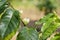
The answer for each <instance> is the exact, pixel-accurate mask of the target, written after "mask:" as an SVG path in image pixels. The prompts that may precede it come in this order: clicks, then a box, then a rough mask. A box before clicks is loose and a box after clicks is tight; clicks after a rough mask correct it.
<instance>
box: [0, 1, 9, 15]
mask: <svg viewBox="0 0 60 40" xmlns="http://www.w3.org/2000/svg"><path fill="white" fill-rule="evenodd" d="M7 7H8V3H7V0H0V14H1V13H2V12H4V10H5V9H6V8H7Z"/></svg>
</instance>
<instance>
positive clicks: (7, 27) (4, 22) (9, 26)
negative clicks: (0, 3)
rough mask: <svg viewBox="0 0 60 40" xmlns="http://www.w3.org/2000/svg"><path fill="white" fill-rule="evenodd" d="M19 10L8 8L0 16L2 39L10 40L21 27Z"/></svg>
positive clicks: (0, 36)
mask: <svg viewBox="0 0 60 40" xmlns="http://www.w3.org/2000/svg"><path fill="white" fill-rule="evenodd" d="M19 17H20V16H19V12H18V11H16V10H12V9H11V8H8V9H6V11H5V13H4V14H3V15H2V17H1V18H0V40H10V38H11V37H12V36H13V35H14V34H15V33H16V31H17V29H18V28H19V24H20V18H19Z"/></svg>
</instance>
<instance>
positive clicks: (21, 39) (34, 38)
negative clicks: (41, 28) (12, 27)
mask: <svg viewBox="0 0 60 40" xmlns="http://www.w3.org/2000/svg"><path fill="white" fill-rule="evenodd" d="M38 38H39V36H38V32H37V31H36V30H35V29H34V28H27V27H24V28H23V29H22V30H21V31H20V33H19V34H18V36H17V40H39V39H38Z"/></svg>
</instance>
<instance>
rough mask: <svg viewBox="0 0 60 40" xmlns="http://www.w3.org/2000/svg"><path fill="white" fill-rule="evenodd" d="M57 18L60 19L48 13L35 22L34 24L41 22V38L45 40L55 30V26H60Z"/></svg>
mask: <svg viewBox="0 0 60 40" xmlns="http://www.w3.org/2000/svg"><path fill="white" fill-rule="evenodd" d="M58 20H60V19H59V18H58V16H57V15H56V14H54V13H50V14H48V15H46V16H45V17H43V18H41V19H40V20H39V21H38V22H36V24H41V23H43V26H42V28H41V32H42V36H41V37H42V40H46V39H47V38H48V37H49V36H50V35H51V34H52V33H53V32H54V31H56V30H57V28H58V27H59V26H60V21H58ZM57 21H58V22H57Z"/></svg>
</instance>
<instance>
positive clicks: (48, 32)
mask: <svg viewBox="0 0 60 40" xmlns="http://www.w3.org/2000/svg"><path fill="white" fill-rule="evenodd" d="M59 25H60V24H58V23H55V24H53V23H51V24H50V25H49V27H48V28H47V29H46V30H45V31H44V32H43V33H42V38H43V40H45V39H46V38H48V37H49V36H50V35H51V34H52V33H53V32H54V31H56V29H57V28H58V26H59Z"/></svg>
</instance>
